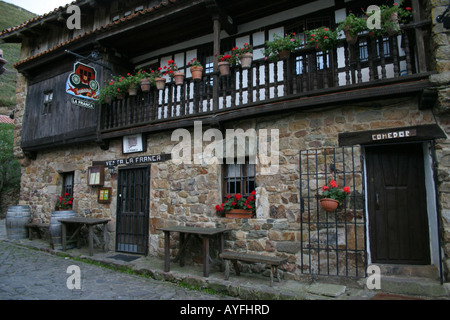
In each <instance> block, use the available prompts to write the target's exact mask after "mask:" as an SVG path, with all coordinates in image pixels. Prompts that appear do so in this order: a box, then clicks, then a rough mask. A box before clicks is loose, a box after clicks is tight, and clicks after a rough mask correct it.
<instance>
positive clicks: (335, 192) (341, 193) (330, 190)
mask: <svg viewBox="0 0 450 320" xmlns="http://www.w3.org/2000/svg"><path fill="white" fill-rule="evenodd" d="M322 191H323V192H322V196H321V198H322V199H324V198H328V199H334V200H336V201H338V202H339V204H342V202H343V201H344V200H345V199H347V197H348V195H349V194H350V188H349V187H344V188H342V189H340V188H338V187H337V182H336V180H331V181H330V186H323V187H322Z"/></svg>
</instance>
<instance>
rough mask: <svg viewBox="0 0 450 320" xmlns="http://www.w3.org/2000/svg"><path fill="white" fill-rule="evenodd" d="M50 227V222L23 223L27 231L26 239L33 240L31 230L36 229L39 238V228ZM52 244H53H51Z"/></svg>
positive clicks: (40, 236)
mask: <svg viewBox="0 0 450 320" xmlns="http://www.w3.org/2000/svg"><path fill="white" fill-rule="evenodd" d="M49 227H50V224H48V223H33V222H28V223H26V224H25V228H27V232H28V239H30V240H33V232H32V231H36V233H37V235H38V238H39V239H41V238H42V235H41V229H48V228H49ZM52 246H53V244H52Z"/></svg>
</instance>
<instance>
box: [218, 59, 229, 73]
mask: <svg viewBox="0 0 450 320" xmlns="http://www.w3.org/2000/svg"><path fill="white" fill-rule="evenodd" d="M219 71H220V75H221V76H227V75H229V74H230V63H229V62H227V61H222V62H219Z"/></svg>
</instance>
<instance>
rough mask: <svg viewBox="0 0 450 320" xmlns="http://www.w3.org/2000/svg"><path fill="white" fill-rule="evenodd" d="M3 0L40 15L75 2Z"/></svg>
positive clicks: (63, 0) (66, 0) (62, 0)
mask: <svg viewBox="0 0 450 320" xmlns="http://www.w3.org/2000/svg"><path fill="white" fill-rule="evenodd" d="M3 1H5V2H9V3H12V4H15V5H16V6H19V7H22V8H24V9H26V10H28V11H30V12H33V13H36V14H38V15H43V14H44V13H49V12H50V11H53V10H54V9H56V8H58V7H61V6H65V5H66V4H68V3H71V2H73V0H3Z"/></svg>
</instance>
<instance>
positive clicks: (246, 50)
mask: <svg viewBox="0 0 450 320" xmlns="http://www.w3.org/2000/svg"><path fill="white" fill-rule="evenodd" d="M236 53H237V56H238V57H239V61H240V62H241V66H242V69H249V68H250V67H251V66H252V61H253V47H252V46H251V45H250V44H248V43H247V42H246V43H244V47H242V48H236Z"/></svg>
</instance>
